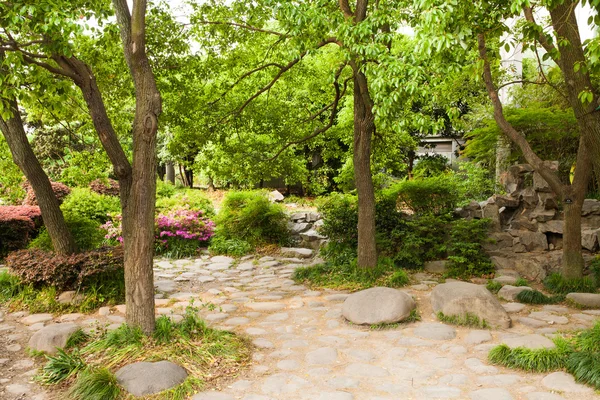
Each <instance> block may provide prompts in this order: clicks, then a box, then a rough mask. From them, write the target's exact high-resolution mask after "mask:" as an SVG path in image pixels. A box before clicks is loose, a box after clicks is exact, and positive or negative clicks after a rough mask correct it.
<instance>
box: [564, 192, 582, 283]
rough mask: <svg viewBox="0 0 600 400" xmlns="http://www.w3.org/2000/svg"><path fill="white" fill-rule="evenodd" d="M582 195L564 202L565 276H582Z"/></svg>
mask: <svg viewBox="0 0 600 400" xmlns="http://www.w3.org/2000/svg"><path fill="white" fill-rule="evenodd" d="M584 197H585V196H580V197H579V198H578V199H577V200H574V201H573V203H571V204H564V214H565V228H564V233H563V253H562V274H563V276H564V277H565V278H581V277H582V276H583V267H584V261H583V256H582V255H581V208H582V206H583V198H584Z"/></svg>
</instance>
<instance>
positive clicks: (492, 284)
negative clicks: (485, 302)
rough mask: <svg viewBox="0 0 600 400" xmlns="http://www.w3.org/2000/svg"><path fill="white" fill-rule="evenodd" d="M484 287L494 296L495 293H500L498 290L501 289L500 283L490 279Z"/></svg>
mask: <svg viewBox="0 0 600 400" xmlns="http://www.w3.org/2000/svg"><path fill="white" fill-rule="evenodd" d="M485 287H486V289H487V290H489V291H490V292H492V293H494V294H496V293H498V292H499V291H500V289H502V284H501V283H500V282H497V281H494V280H492V279H490V280H488V281H487V283H486V284H485Z"/></svg>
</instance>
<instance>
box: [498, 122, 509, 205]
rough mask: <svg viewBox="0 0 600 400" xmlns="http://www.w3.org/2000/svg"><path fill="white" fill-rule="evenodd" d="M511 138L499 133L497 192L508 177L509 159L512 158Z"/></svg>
mask: <svg viewBox="0 0 600 400" xmlns="http://www.w3.org/2000/svg"><path fill="white" fill-rule="evenodd" d="M510 150H511V146H510V139H509V138H507V137H506V135H504V134H502V133H501V134H500V135H498V141H497V142H496V182H495V183H496V184H495V186H496V192H497V193H499V192H500V190H501V189H502V186H503V185H502V184H501V183H504V181H505V178H506V176H505V175H506V172H507V171H508V160H509V158H510Z"/></svg>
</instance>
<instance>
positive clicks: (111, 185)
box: [90, 178, 119, 196]
mask: <svg viewBox="0 0 600 400" xmlns="http://www.w3.org/2000/svg"><path fill="white" fill-rule="evenodd" d="M90 189H91V191H92V192H96V193H98V194H103V195H105V196H118V195H119V182H118V181H116V180H114V179H110V178H108V179H96V180H93V181H92V182H91V183H90Z"/></svg>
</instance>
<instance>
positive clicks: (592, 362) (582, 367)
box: [566, 352, 600, 389]
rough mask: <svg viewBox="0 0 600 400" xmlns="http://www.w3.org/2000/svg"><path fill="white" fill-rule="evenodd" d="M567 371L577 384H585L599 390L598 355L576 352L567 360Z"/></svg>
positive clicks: (599, 366)
mask: <svg viewBox="0 0 600 400" xmlns="http://www.w3.org/2000/svg"><path fill="white" fill-rule="evenodd" d="M566 366H567V371H569V373H571V374H572V375H573V376H574V377H575V379H576V380H577V381H578V382H582V383H587V384H588V385H591V386H594V387H595V388H596V389H599V388H600V354H598V353H586V352H577V353H573V354H571V355H570V356H569V358H568V360H567V364H566Z"/></svg>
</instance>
